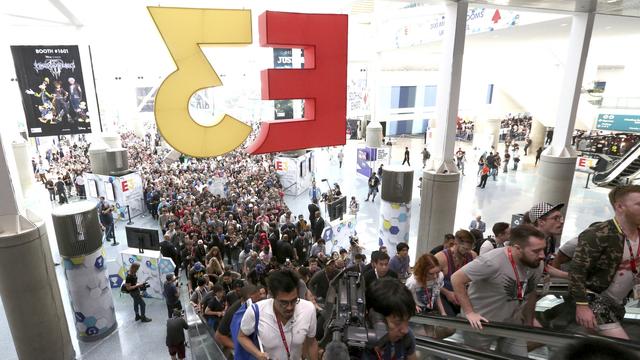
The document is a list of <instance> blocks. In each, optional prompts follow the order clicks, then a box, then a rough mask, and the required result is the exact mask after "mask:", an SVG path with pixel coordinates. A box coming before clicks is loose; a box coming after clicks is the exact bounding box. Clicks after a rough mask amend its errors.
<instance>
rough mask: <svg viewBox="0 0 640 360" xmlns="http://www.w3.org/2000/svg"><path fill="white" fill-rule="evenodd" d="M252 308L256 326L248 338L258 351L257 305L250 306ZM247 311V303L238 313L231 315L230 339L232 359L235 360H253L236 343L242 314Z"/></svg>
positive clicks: (258, 316) (258, 318)
mask: <svg viewBox="0 0 640 360" xmlns="http://www.w3.org/2000/svg"><path fill="white" fill-rule="evenodd" d="M251 307H252V308H253V312H254V314H255V318H256V324H255V326H254V328H253V334H251V336H250V337H249V338H250V339H251V341H253V344H254V345H255V346H256V347H257V348H258V349H259V348H260V345H259V344H258V323H259V322H260V310H259V309H258V305H257V304H251ZM246 311H247V303H244V304H242V306H240V308H239V309H238V311H236V312H235V313H234V314H233V318H232V319H231V326H230V327H231V337H232V338H233V352H234V354H233V358H234V359H235V360H253V359H255V358H254V357H253V355H251V353H249V352H248V351H247V350H245V348H243V347H242V345H240V342H239V341H238V334H239V333H240V323H242V317H243V316H244V313H245V312H246Z"/></svg>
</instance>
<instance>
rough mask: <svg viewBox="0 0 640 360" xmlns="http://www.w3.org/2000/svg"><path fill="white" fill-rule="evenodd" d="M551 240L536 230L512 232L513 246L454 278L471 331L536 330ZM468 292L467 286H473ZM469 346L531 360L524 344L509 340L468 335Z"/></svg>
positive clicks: (476, 262)
mask: <svg viewBox="0 0 640 360" xmlns="http://www.w3.org/2000/svg"><path fill="white" fill-rule="evenodd" d="M545 247H546V241H545V235H544V233H542V232H541V231H539V230H537V229H536V228H534V227H533V226H531V225H520V226H518V227H516V228H514V229H513V230H512V231H511V237H510V242H509V246H507V247H505V248H500V249H494V250H491V251H489V252H488V253H486V254H484V255H482V256H480V257H478V258H476V259H475V260H474V261H472V262H470V263H468V264H467V265H465V266H464V267H463V268H462V269H460V271H456V272H455V273H454V274H453V277H452V279H451V282H452V283H453V290H454V292H455V295H456V297H457V299H458V301H459V302H460V306H461V307H462V313H461V315H462V316H465V317H466V318H467V320H468V321H469V323H470V324H471V326H472V327H473V328H475V329H478V330H482V322H483V321H484V322H492V321H496V322H506V323H511V324H518V325H528V326H533V324H534V319H535V306H536V300H537V294H536V291H535V290H536V284H537V283H538V280H539V279H540V278H541V276H542V270H543V268H544V261H543V260H544V258H545V255H544V250H545ZM469 283H471V284H470V285H469V287H468V289H467V284H469ZM463 337H464V342H465V344H467V345H470V346H472V347H478V348H483V349H489V347H490V346H491V344H492V343H493V341H494V340H497V341H498V346H497V351H499V352H503V353H506V354H511V355H518V356H523V357H526V356H527V343H526V341H525V340H524V339H509V338H502V337H496V336H490V335H484V334H480V333H478V332H470V331H466V332H464V334H463Z"/></svg>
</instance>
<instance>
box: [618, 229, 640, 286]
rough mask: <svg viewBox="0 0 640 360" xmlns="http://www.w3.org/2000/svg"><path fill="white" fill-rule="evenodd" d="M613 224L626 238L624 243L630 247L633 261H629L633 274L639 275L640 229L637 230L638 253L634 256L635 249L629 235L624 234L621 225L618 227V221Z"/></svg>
mask: <svg viewBox="0 0 640 360" xmlns="http://www.w3.org/2000/svg"><path fill="white" fill-rule="evenodd" d="M613 223H614V224H615V225H616V228H617V229H618V231H619V232H620V234H622V236H623V237H624V241H625V242H626V243H627V246H628V247H629V255H630V256H631V260H629V265H631V272H633V273H634V274H637V273H638V266H637V264H636V256H640V229H637V231H638V250H637V251H636V255H635V256H634V255H633V248H632V247H631V241H630V240H629V238H628V237H627V235H626V234H625V233H624V231H622V227H620V225H618V221H617V220H616V219H613Z"/></svg>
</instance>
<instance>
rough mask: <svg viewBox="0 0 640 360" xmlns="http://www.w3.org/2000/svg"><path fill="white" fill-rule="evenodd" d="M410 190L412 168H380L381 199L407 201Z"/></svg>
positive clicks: (411, 185)
mask: <svg viewBox="0 0 640 360" xmlns="http://www.w3.org/2000/svg"><path fill="white" fill-rule="evenodd" d="M412 192H413V170H411V169H405V168H401V169H399V168H393V167H390V168H387V169H382V192H381V197H382V200H384V201H389V202H394V203H409V202H411V195H412Z"/></svg>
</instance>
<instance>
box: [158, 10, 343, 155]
mask: <svg viewBox="0 0 640 360" xmlns="http://www.w3.org/2000/svg"><path fill="white" fill-rule="evenodd" d="M148 9H149V12H150V14H151V17H152V18H153V20H154V22H155V24H156V26H157V28H158V31H159V32H160V35H161V36H162V38H163V39H164V42H165V43H166V45H167V48H168V49H169V52H170V53H171V56H172V57H173V61H174V62H175V64H176V67H177V70H176V71H174V72H173V73H171V74H170V75H169V76H168V77H167V78H166V79H165V80H164V82H163V83H162V85H161V86H160V88H159V89H158V93H157V95H156V100H155V117H156V124H157V126H158V130H159V131H160V133H161V134H162V137H163V138H164V139H165V140H166V141H167V142H168V143H169V145H171V146H172V147H174V148H175V149H176V150H178V151H180V152H182V153H184V154H187V155H190V156H194V157H209V156H217V155H221V154H224V153H227V152H229V151H232V150H234V149H235V148H237V147H238V146H240V145H242V143H243V142H244V141H245V140H246V139H247V137H248V136H249V134H250V133H251V126H249V125H247V124H245V123H243V122H241V121H240V120H238V119H235V118H233V117H231V116H229V115H227V114H218V115H216V117H217V119H216V120H217V121H216V125H213V126H203V125H200V124H198V123H196V122H195V121H194V120H193V119H192V118H191V115H189V109H188V103H189V98H190V97H191V96H192V95H193V94H194V93H195V92H196V91H198V90H200V89H204V88H207V87H215V86H222V81H221V80H220V78H219V77H218V74H217V73H216V71H215V70H214V69H213V68H212V67H211V66H210V64H209V62H208V61H207V59H206V58H205V56H204V54H203V53H202V51H201V49H200V46H203V45H217V46H220V45H222V46H224V45H228V46H231V45H234V46H237V45H248V44H251V43H252V37H251V11H250V10H218V9H184V8H164V7H162V8H160V7H149V8H148ZM258 27H259V29H258V30H259V34H260V46H264V47H289V48H302V49H304V56H305V61H304V66H305V68H304V69H266V70H262V72H261V83H262V86H261V87H262V99H263V100H286V99H304V113H305V114H304V118H302V119H293V120H277V121H274V120H270V121H263V122H262V125H261V128H260V133H259V134H258V137H257V138H256V140H255V141H254V142H253V143H252V144H250V145H249V146H248V148H247V151H248V152H249V153H251V154H263V153H269V152H278V151H289V150H298V149H305V148H311V147H321V146H334V145H342V144H344V143H345V131H346V106H347V100H346V89H347V16H346V15H335V14H329V15H327V14H297V13H284V12H272V11H266V12H264V13H263V14H262V15H260V16H259V17H258Z"/></svg>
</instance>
